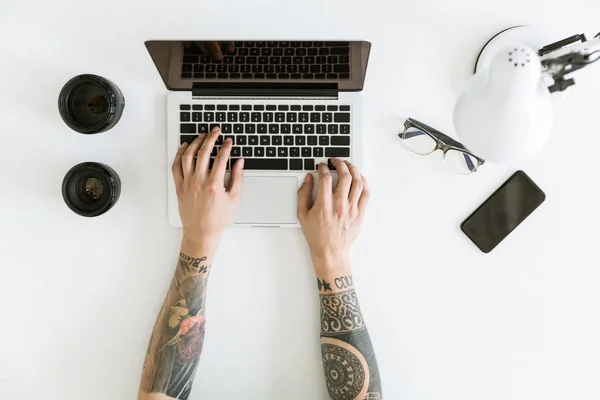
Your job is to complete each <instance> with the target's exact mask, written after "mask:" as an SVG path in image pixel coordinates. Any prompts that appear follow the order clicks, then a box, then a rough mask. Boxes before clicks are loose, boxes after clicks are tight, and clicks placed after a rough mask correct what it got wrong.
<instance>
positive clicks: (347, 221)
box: [298, 159, 369, 274]
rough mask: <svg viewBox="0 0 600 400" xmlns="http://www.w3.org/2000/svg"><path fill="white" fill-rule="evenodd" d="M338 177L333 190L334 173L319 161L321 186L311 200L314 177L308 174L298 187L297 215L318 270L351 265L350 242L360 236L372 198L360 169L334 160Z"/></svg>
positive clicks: (346, 267) (325, 270)
mask: <svg viewBox="0 0 600 400" xmlns="http://www.w3.org/2000/svg"><path fill="white" fill-rule="evenodd" d="M331 163H332V164H333V166H334V167H335V168H336V170H337V173H338V176H339V179H338V184H337V187H336V189H335V191H334V190H332V177H331V173H330V171H329V168H328V167H327V165H325V164H321V165H319V187H318V190H317V197H316V200H315V202H314V205H313V203H312V191H313V184H314V182H313V177H312V175H310V174H308V175H307V176H306V180H305V181H304V183H303V184H302V187H300V190H298V219H299V220H300V224H301V225H302V230H303V232H304V236H305V237H306V241H307V242H308V246H309V247H310V251H311V255H312V259H313V263H314V265H315V270H317V274H319V272H324V273H325V272H327V271H328V270H329V271H331V270H332V269H337V270H341V269H348V268H349V262H348V257H349V252H350V246H351V245H352V243H354V240H355V239H356V237H357V236H358V233H359V231H360V227H361V224H362V220H363V216H364V213H365V209H366V207H367V203H368V201H369V189H368V186H367V181H366V179H365V178H364V177H363V176H361V174H360V172H359V171H358V169H357V168H356V167H355V166H354V165H352V164H350V163H349V162H344V161H341V160H337V159H334V160H332V161H331Z"/></svg>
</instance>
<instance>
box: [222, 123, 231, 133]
mask: <svg viewBox="0 0 600 400" xmlns="http://www.w3.org/2000/svg"><path fill="white" fill-rule="evenodd" d="M221 131H222V132H223V133H231V131H232V126H231V124H221Z"/></svg>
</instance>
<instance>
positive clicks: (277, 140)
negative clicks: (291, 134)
mask: <svg viewBox="0 0 600 400" xmlns="http://www.w3.org/2000/svg"><path fill="white" fill-rule="evenodd" d="M282 142H283V139H282V138H281V136H279V135H277V136H273V137H272V138H271V143H272V144H273V146H281V143H282Z"/></svg>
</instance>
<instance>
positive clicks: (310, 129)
mask: <svg viewBox="0 0 600 400" xmlns="http://www.w3.org/2000/svg"><path fill="white" fill-rule="evenodd" d="M304 133H306V134H309V135H312V134H314V133H315V126H314V125H313V124H306V125H304Z"/></svg>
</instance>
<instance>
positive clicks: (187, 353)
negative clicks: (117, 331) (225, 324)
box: [140, 253, 210, 400]
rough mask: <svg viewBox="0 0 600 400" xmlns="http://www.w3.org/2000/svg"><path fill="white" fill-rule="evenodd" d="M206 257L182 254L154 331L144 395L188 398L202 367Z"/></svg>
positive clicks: (141, 391) (145, 372) (147, 364)
mask: <svg viewBox="0 0 600 400" xmlns="http://www.w3.org/2000/svg"><path fill="white" fill-rule="evenodd" d="M206 260H207V258H206V257H201V258H194V257H190V256H188V255H187V254H184V253H180V255H179V262H178V264H177V269H176V271H175V276H174V278H173V282H172V283H171V288H170V289H169V292H168V294H167V298H166V300H165V303H164V304H163V307H162V309H161V311H160V314H159V317H158V320H157V321H156V325H155V327H154V332H153V333H152V338H151V341H150V346H149V348H148V355H147V357H146V362H145V364H144V371H143V373H142V383H141V387H140V398H144V397H142V394H148V393H161V394H165V395H166V396H168V398H169V399H182V400H187V399H188V396H189V394H190V391H191V388H192V382H193V380H194V376H195V373H196V368H197V367H198V362H199V359H200V354H201V352H202V346H203V344H204V331H205V322H206V321H205V318H204V312H205V299H206V282H207V279H208V275H209V272H210V265H206V263H205V262H206Z"/></svg>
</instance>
